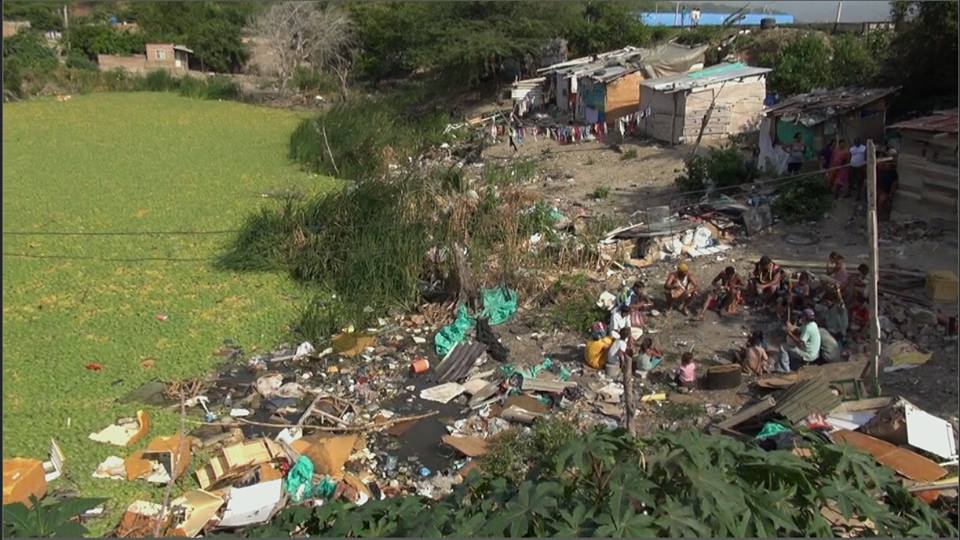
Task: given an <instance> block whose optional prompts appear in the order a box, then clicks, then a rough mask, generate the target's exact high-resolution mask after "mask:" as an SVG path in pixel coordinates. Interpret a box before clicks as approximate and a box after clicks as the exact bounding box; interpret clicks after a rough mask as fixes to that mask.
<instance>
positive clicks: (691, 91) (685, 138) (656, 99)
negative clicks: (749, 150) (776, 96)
mask: <svg viewBox="0 0 960 540" xmlns="http://www.w3.org/2000/svg"><path fill="white" fill-rule="evenodd" d="M769 72H770V70H769V69H767V68H758V67H751V66H747V65H745V64H739V63H737V64H719V65H716V66H711V67H709V68H707V69H703V70H700V71H693V72H690V73H684V74H681V75H674V76H671V77H661V78H658V79H650V80H647V81H643V82H641V83H640V109H641V111H642V114H641V117H642V119H641V120H640V123H639V127H640V132H641V133H643V134H645V135H647V136H649V137H653V138H655V139H658V140H661V141H665V142H668V143H670V144H681V143H692V142H693V141H695V140H696V139H697V136H698V135H699V134H700V129H701V127H703V121H704V118H705V117H706V115H707V114H708V111H709V115H710V116H709V118H707V123H706V126H705V127H704V128H703V137H704V139H705V140H709V139H716V138H719V137H724V136H728V135H734V134H737V133H744V132H747V131H753V130H756V129H757V128H758V126H759V124H760V119H761V118H762V116H763V100H764V98H765V97H766V94H767V87H766V76H767V73H769ZM711 105H712V110H711Z"/></svg>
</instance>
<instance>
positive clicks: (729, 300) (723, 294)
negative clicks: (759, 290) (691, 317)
mask: <svg viewBox="0 0 960 540" xmlns="http://www.w3.org/2000/svg"><path fill="white" fill-rule="evenodd" d="M710 285H711V286H712V287H713V290H712V291H711V292H710V293H709V294H708V295H707V300H706V302H704V303H703V309H701V310H700V316H699V317H698V319H699V320H701V321H702V320H703V315H704V314H705V313H706V312H707V310H708V309H711V306H713V307H716V308H717V310H718V313H719V314H720V315H721V316H723V315H724V314H726V315H733V314H735V313H736V312H737V306H738V305H740V302H741V300H742V297H741V294H740V291H741V290H742V289H743V281H741V279H740V276H738V275H737V270H736V269H735V268H734V267H732V266H728V267H726V268H725V269H724V270H723V272H720V273H719V274H717V277H715V278H713V281H711V282H710Z"/></svg>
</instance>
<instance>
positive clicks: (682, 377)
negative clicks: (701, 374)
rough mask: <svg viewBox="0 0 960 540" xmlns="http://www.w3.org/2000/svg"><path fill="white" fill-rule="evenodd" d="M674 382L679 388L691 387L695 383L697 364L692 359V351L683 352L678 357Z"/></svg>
mask: <svg viewBox="0 0 960 540" xmlns="http://www.w3.org/2000/svg"><path fill="white" fill-rule="evenodd" d="M676 382H677V385H679V386H680V387H681V388H693V387H694V386H696V384H697V364H696V362H694V361H693V353H692V352H689V351H688V352H685V353H683V356H682V357H680V367H678V368H677V372H676Z"/></svg>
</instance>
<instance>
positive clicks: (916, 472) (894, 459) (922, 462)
mask: <svg viewBox="0 0 960 540" xmlns="http://www.w3.org/2000/svg"><path fill="white" fill-rule="evenodd" d="M830 436H831V437H832V438H833V439H834V440H835V441H836V442H838V443H840V444H847V445H850V446H852V447H854V448H856V449H858V450H861V451H863V452H866V453H868V454H870V455H871V456H873V458H874V459H875V460H877V463H880V464H881V465H885V466H887V467H890V468H891V469H893V470H894V471H896V472H897V474H900V475H901V476H905V477H907V478H909V479H911V480H916V481H917V482H933V481H934V480H939V479H940V478H943V477H944V476H946V474H947V471H946V469H944V468H943V467H941V466H939V465H937V464H936V463H934V462H932V461H930V460H929V459H927V458H925V457H923V456H921V455H919V454H917V453H915V452H911V451H910V450H907V449H906V448H897V447H896V446H894V445H892V444H890V443H888V442H886V441H881V440H880V439H877V438H875V437H871V436H870V435H866V434H863V433H858V432H856V431H849V430H845V429H841V430H839V431H836V432H834V433H831V434H830Z"/></svg>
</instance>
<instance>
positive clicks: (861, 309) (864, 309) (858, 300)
mask: <svg viewBox="0 0 960 540" xmlns="http://www.w3.org/2000/svg"><path fill="white" fill-rule="evenodd" d="M849 311H850V315H849V318H850V327H849V329H848V330H847V337H849V338H853V339H855V340H857V341H861V340H862V339H863V338H864V334H865V333H866V331H867V324H868V323H869V322H870V308H869V307H868V306H867V299H866V298H865V297H864V295H863V294H861V293H859V292H855V293H853V299H852V301H851V302H850V304H849Z"/></svg>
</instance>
